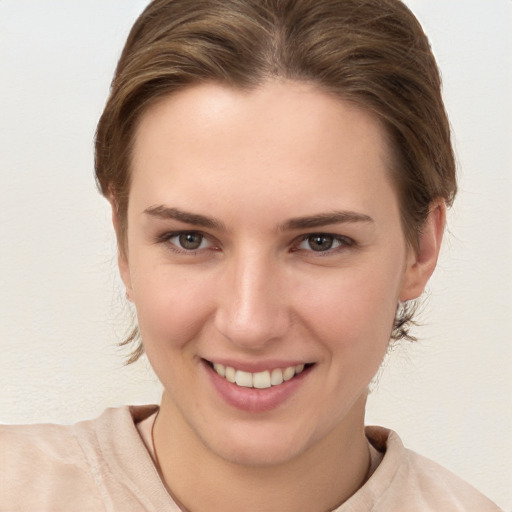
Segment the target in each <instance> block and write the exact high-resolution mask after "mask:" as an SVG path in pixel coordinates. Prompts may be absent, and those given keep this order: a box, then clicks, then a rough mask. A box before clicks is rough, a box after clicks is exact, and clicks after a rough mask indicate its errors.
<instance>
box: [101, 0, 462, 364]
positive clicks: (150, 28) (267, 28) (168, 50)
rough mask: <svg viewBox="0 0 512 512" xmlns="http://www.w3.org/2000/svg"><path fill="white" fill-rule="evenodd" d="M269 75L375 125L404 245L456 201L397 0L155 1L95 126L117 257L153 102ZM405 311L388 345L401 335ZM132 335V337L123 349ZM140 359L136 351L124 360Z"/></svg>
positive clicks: (429, 72)
mask: <svg viewBox="0 0 512 512" xmlns="http://www.w3.org/2000/svg"><path fill="white" fill-rule="evenodd" d="M272 78H277V79H280V78H281V79H287V80H296V81H305V82H309V83H313V84H317V85H318V86H319V87H321V88H322V89H323V90H326V91H328V92H330V93H332V94H334V95H337V96H338V97H339V98H341V99H343V100H345V101H349V102H351V103H353V104H354V105H356V106H358V107H359V108H362V109H364V110H366V111H367V112H370V113H371V114H372V115H373V116H374V117H375V118H376V119H378V120H379V121H380V122H381V124H382V125H383V127H384V129H385V131H386V134H387V138H388V142H389V146H390V150H391V154H392V161H391V162H390V173H391V176H392V179H393V181H394V184H395V186H396V189H397V193H398V197H399V203H400V209H401V218H402V225H403V229H404V233H405V236H406V239H407V240H408V242H409V243H410V244H411V246H412V247H414V248H415V249H416V248H417V240H418V234H419V233H420V232H421V228H422V225H423V223H424V221H425V219H426V218H427V215H428V212H429V208H430V205H431V203H432V201H433V200H434V199H436V198H443V199H444V200H445V202H446V203H447V204H448V205H451V203H452V202H453V198H454V196H455V193H456V188H457V187H456V179H455V161H454V156H453V150H452V145H451V139H450V126H449V122H448V118H447V115H446V111H445V108H444V104H443V100H442V97H441V79H440V75H439V71H438V68H437V64H436V61H435V59H434V56H433V54H432V51H431V48H430V44H429V41H428V39H427V37H426V35H425V33H424V32H423V29H422V28H421V25H420V24H419V22H418V21H417V19H416V18H415V17H414V15H413V14H412V12H411V11H410V10H409V9H408V8H407V7H406V6H405V5H404V4H403V3H402V1H401V0H194V1H191V0H154V1H153V2H151V3H150V4H149V5H148V6H147V8H146V9H145V10H144V12H143V13H142V14H141V15H140V17H139V18H138V19H137V21H136V22H135V24H134V26H133V28H132V30H131V32H130V34H129V36H128V39H127V42H126V44H125V47H124V49H123V52H122V54H121V57H120V60H119V63H118V65H117V68H116V72H115V75H114V79H113V81H112V86H111V91H110V96H109V98H108V101H107V104H106V106H105V109H104V112H103V114H102V116H101V118H100V121H99V123H98V128H97V133H96V146H95V169H96V179H97V183H98V186H99V188H100V190H101V192H102V193H103V195H105V197H107V198H109V199H110V200H111V201H112V202H113V204H115V206H116V208H117V210H118V216H119V226H118V228H117V236H118V243H119V250H120V251H125V242H126V240H125V237H126V227H127V226H126V222H127V209H128V201H129V189H130V160H131V150H132V145H133V139H134V133H135V130H136V127H137V123H138V121H139V119H140V118H141V115H142V114H143V113H144V112H145V111H146V110H147V109H148V107H149V106H150V105H152V104H153V103H155V102H156V101H158V100H159V99H160V98H162V97H164V96H167V95H169V94H172V93H173V92H175V91H177V90H179V89H182V88H184V87H187V86H188V85H191V84H197V83H200V82H204V81H217V82H221V83H224V84H227V85H230V86H233V87H238V88H243V89H250V88H254V87H257V86H258V85H261V84H263V83H264V82H265V81H266V80H269V79H272ZM413 309H414V308H412V307H411V305H406V306H405V307H404V306H402V307H401V308H400V312H398V313H397V318H396V320H395V325H394V329H393V333H392V338H393V339H399V338H404V337H405V338H407V337H409V338H410V336H409V330H408V324H409V323H410V320H411V319H412V312H413ZM137 339H138V335H137V331H136V330H134V331H132V333H131V334H130V336H129V337H128V340H127V342H128V341H134V340H137ZM142 353H143V348H142V344H141V343H140V341H139V344H138V347H137V348H136V349H135V351H134V352H133V354H132V357H131V359H130V362H132V361H135V360H136V359H138V357H140V355H141V354H142Z"/></svg>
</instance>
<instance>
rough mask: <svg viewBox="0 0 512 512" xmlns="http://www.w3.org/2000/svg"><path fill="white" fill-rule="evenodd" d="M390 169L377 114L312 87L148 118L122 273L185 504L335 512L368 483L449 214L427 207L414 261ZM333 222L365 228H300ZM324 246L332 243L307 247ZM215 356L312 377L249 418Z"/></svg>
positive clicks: (235, 97)
mask: <svg viewBox="0 0 512 512" xmlns="http://www.w3.org/2000/svg"><path fill="white" fill-rule="evenodd" d="M388 162H389V151H388V147H387V143H386V138H385V135H384V133H383V130H382V127H381V126H380V124H379V123H378V122H377V121H376V120H375V119H373V118H372V117H371V116H370V115H369V114H367V113H365V112H364V111H362V110H360V109H357V108H355V107H353V106H351V105H349V104H347V103H344V102H343V101H341V100H340V99H338V98H335V97H333V96H331V95H329V94H327V93H325V92H323V91H321V90H320V89H319V88H317V87H315V86H312V85H307V84H303V83H296V82H285V81H271V82H267V83H266V84H264V85H262V86H260V87H258V88H257V89H254V90H251V91H241V90H238V89H232V88H228V87H226V86H222V85H219V84H214V83H209V84H202V85H197V86H191V87H189V88H187V89H184V90H182V91H180V92H178V93H176V94H174V95H172V96H170V97H167V98H165V99H164V100H162V101H160V102H159V103H157V104H156V105H153V106H152V107H151V108H150V109H149V110H148V111H147V112H146V113H145V114H144V115H143V117H142V119H141V122H140V124H139V126H138V129H137V133H136V140H135V145H134V152H133V161H132V184H131V189H130V199H129V208H128V230H127V246H126V247H121V248H120V253H119V265H120V271H121V275H122V278H123V281H124V283H125V285H126V289H127V294H128V297H129V298H130V300H132V301H133V302H134V304H135V306H136V308H137V315H138V321H139V327H140V331H141V334H142V339H143V340H144V346H145V350H146V353H147V355H148V358H149V360H150V362H151V364H152V366H153V368H154V370H155V372H156V374H157V375H158V377H159V379H160V380H161V382H162V384H163V386H164V389H165V391H164V395H163V398H162V404H161V410H160V414H159V416H158V418H157V421H156V424H155V429H154V440H155V448H156V452H157V454H158V457H159V462H160V466H161V467H160V469H161V473H162V477H163V479H164V481H165V483H166V484H167V486H168V488H169V490H170V492H171V493H172V494H173V496H174V497H175V499H176V500H177V501H179V502H181V503H182V504H183V506H184V508H187V509H189V510H207V509H215V510H221V509H222V510H226V511H230V510H255V511H256V510H258V511H260V510H279V511H286V510H319V511H320V510H329V509H332V508H333V507H335V506H336V505H337V504H339V503H340V502H343V501H344V500H346V499H347V498H348V497H349V496H351V495H352V494H353V493H354V492H355V491H356V490H357V489H358V488H359V487H360V486H361V485H362V484H363V483H364V480H365V477H366V474H367V471H368V466H369V452H368V444H367V441H366V438H365V436H364V408H365V403H366V393H367V386H368V384H369V382H370V380H371V379H372V377H373V376H374V374H375V373H376V371H377V370H378V368H379V365H380V363H381V361H382V358H383V356H384V354H385V352H386V349H387V346H388V342H389V336H390V332H391V328H392V323H393V319H394V315H395V311H396V307H397V304H398V302H399V301H400V300H409V299H413V298H416V297H418V296H419V295H420V294H421V292H422V291H423V289H424V286H425V284H426V282H427V281H428V278H429V277H430V275H431V273H432V272H433V270H434V267H435V264H436V260H437V256H438V252H439V245H440V242H441V237H442V232H443V226H444V219H445V207H444V203H443V201H441V200H440V201H436V202H434V203H433V204H432V208H431V213H430V215H429V218H428V219H427V222H426V224H425V226H424V229H423V230H422V235H421V238H420V248H419V250H418V251H417V252H415V251H413V250H412V249H411V248H410V246H409V245H408V244H407V242H406V240H405V238H404V234H403V231H402V227H401V222H400V214H399V205H398V201H397V195H396V193H395V190H394V187H393V184H392V182H391V180H390V178H389V173H388V170H387V169H388V167H389V165H388ZM164 208H167V210H164ZM168 209H179V210H180V211H184V212H189V213H192V214H195V215H201V216H205V217H208V218H209V219H214V220H215V223H213V224H211V225H210V226H204V225H199V224H198V221H197V219H194V218H190V217H189V218H187V219H185V220H186V222H185V221H184V219H183V218H182V219H181V220H177V219H175V218H171V217H172V216H169V215H163V214H162V212H167V213H169V210H168ZM113 210H114V212H115V208H114V209H113ZM173 211H174V210H173ZM155 212H156V213H155ZM333 212H345V214H346V212H351V215H352V216H353V214H356V215H357V216H359V217H361V218H360V219H359V220H357V219H356V220H354V219H352V221H350V222H344V221H343V220H344V219H343V218H341V219H337V221H336V222H335V221H334V220H333V219H330V220H328V221H327V224H325V225H321V226H315V227H307V226H304V223H302V225H301V223H300V222H290V221H291V219H298V218H304V217H311V216H316V217H315V218H318V216H328V215H332V214H333ZM115 215H116V214H115V213H114V223H115V224H116V225H118V219H117V218H116V216H115ZM345 217H346V215H345ZM340 220H341V221H340ZM345 220H346V219H345ZM317 223H318V222H317ZM177 232H178V233H179V232H181V233H183V232H193V233H192V235H193V238H192V239H193V240H194V241H199V242H200V245H199V248H198V249H197V250H193V251H190V250H187V249H184V248H183V247H180V238H179V235H177V234H176V233H177ZM315 234H327V235H324V237H325V236H327V242H328V243H327V245H328V244H329V243H330V241H332V243H333V246H332V248H331V249H329V250H322V251H314V250H313V248H312V242H314V241H315V239H314V238H312V235H315ZM308 236H309V238H308ZM181 240H183V238H182V239H181ZM324 241H325V239H324ZM324 245H325V244H324ZM324 245H322V246H321V247H322V248H325V247H324ZM314 247H316V248H318V246H314ZM204 360H208V361H212V362H218V361H234V362H237V363H240V364H248V365H254V364H256V365H258V364H262V362H263V365H265V364H268V365H271V364H275V362H276V361H277V362H280V361H290V360H292V361H297V362H304V363H313V366H312V368H311V369H310V370H309V371H308V372H307V375H305V376H304V378H303V379H302V380H301V382H300V385H299V386H297V388H296V389H295V391H294V393H293V394H292V395H291V397H289V398H288V399H287V400H285V401H284V402H282V403H280V404H279V405H278V406H277V407H274V408H272V409H271V410H268V411H264V412H261V411H259V412H251V411H246V410H240V409H239V408H237V407H233V406H232V405H230V404H228V403H226V401H225V400H224V399H223V398H222V397H221V396H220V395H219V393H218V392H217V390H216V389H215V388H214V386H213V385H212V381H211V378H210V377H211V375H210V372H211V371H212V370H211V369H210V368H209V367H208V366H207V365H205V363H204ZM271 362H273V363H271ZM175 468H178V471H176V469H175Z"/></svg>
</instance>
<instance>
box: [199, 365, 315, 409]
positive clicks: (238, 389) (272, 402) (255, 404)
mask: <svg viewBox="0 0 512 512" xmlns="http://www.w3.org/2000/svg"><path fill="white" fill-rule="evenodd" d="M204 367H205V369H206V371H207V373H208V376H209V378H210V381H211V382H212V384H213V386H214V387H215V389H216V390H217V392H218V393H219V394H220V396H221V397H222V398H223V399H224V401H225V402H226V403H227V404H229V405H231V406H232V407H236V408H237V409H240V410H242V411H246V412H252V413H258V412H267V411H271V410H273V409H276V408H277V407H279V406H280V405H282V404H284V403H285V402H286V401H287V400H288V399H290V397H291V396H292V395H294V394H295V393H296V392H297V391H298V390H299V388H300V386H301V385H302V384H303V383H304V380H305V379H306V377H307V376H308V375H309V373H310V371H311V370H312V368H313V367H312V366H311V367H308V368H306V369H305V370H303V371H302V372H301V373H300V374H299V375H296V376H295V377H293V378H292V379H290V380H288V381H286V382H283V383H282V384H279V385H278V386H271V387H269V388H265V389H257V388H244V387H242V386H237V385H236V384H232V383H231V382H229V381H227V380H226V379H224V378H223V377H221V376H220V375H219V374H218V373H217V372H216V371H214V370H213V368H212V367H211V366H210V365H209V364H208V363H206V362H205V363H204Z"/></svg>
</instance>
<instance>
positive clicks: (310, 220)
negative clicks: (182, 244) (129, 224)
mask: <svg viewBox="0 0 512 512" xmlns="http://www.w3.org/2000/svg"><path fill="white" fill-rule="evenodd" d="M144 213H146V214H147V215H150V216H151V217H157V218H159V219H164V220H177V221H180V222H184V223H185V224H192V225H194V226H201V227H203V228H208V229H217V230H220V231H226V226H225V225H224V223H223V222H221V221H220V220H217V219H215V218H213V217H207V216H206V215H201V214H198V213H191V212H186V211H183V210H180V209H179V208H171V207H169V206H164V205H159V206H150V207H149V208H146V209H145V210H144ZM353 222H374V220H373V219H372V218H371V217H370V216H368V215H365V214H363V213H357V212H351V211H334V212H329V213H319V214H317V215H310V216H306V217H297V218H294V219H290V220H288V221H286V222H285V223H284V224H282V225H280V226H278V229H279V230H280V231H293V230H297V229H310V228H318V227H322V226H328V225H331V224H345V223H353Z"/></svg>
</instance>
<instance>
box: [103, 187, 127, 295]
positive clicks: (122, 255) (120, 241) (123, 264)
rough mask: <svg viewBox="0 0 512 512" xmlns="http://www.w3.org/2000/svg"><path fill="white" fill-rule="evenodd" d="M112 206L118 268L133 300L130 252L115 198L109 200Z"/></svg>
mask: <svg viewBox="0 0 512 512" xmlns="http://www.w3.org/2000/svg"><path fill="white" fill-rule="evenodd" d="M109 202H110V206H111V208H112V224H113V226H114V230H115V232H116V238H117V266H118V267H119V274H120V275H121V279H122V280H123V283H124V286H125V288H126V298H127V299H128V300H129V301H131V300H132V284H131V275H130V265H129V264H128V251H127V247H126V240H125V236H122V234H121V229H122V227H121V221H120V219H119V206H118V203H117V201H116V200H115V198H113V197H112V196H111V197H110V198H109Z"/></svg>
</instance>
